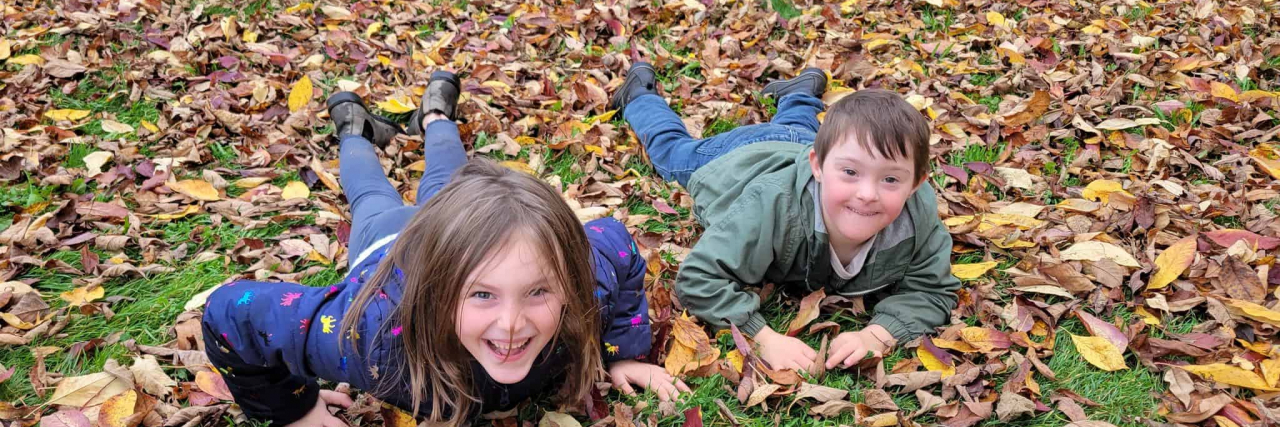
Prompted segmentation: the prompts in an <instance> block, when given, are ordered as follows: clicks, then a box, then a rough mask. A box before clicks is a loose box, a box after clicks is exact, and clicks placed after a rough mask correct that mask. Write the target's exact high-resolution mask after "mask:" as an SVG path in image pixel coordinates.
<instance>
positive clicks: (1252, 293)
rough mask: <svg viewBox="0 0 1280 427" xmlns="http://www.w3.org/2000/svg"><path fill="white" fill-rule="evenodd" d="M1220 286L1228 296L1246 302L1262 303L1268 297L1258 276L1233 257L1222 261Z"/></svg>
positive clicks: (1246, 265)
mask: <svg viewBox="0 0 1280 427" xmlns="http://www.w3.org/2000/svg"><path fill="white" fill-rule="evenodd" d="M1218 283H1219V284H1220V286H1221V287H1222V289H1223V290H1225V291H1226V292H1227V295H1229V296H1231V297H1232V298H1235V299H1241V300H1245V301H1262V299H1263V298H1265V297H1266V296H1267V288H1266V286H1263V284H1262V280H1261V279H1259V278H1258V274H1257V273H1256V272H1254V271H1253V269H1252V268H1249V265H1248V264H1245V263H1244V262H1241V261H1240V260H1238V259H1236V257H1233V256H1227V257H1226V259H1224V260H1223V261H1222V272H1221V273H1220V276H1219V282H1218Z"/></svg>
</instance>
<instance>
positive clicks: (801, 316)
mask: <svg viewBox="0 0 1280 427" xmlns="http://www.w3.org/2000/svg"><path fill="white" fill-rule="evenodd" d="M826 297H827V292H826V291H825V290H823V289H818V290H817V291H816V292H814V293H811V294H809V295H808V296H805V297H804V299H802V300H800V311H799V312H798V313H796V318H795V319H792V320H791V325H790V326H788V327H787V335H788V336H793V337H794V336H796V334H798V333H800V331H801V330H803V329H804V327H805V326H808V325H809V322H812V321H814V319H817V318H818V304H819V303H821V302H822V299H823V298H826Z"/></svg>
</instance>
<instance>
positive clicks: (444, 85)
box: [409, 71, 462, 135]
mask: <svg viewBox="0 0 1280 427" xmlns="http://www.w3.org/2000/svg"><path fill="white" fill-rule="evenodd" d="M461 92H462V82H461V81H460V80H458V76H457V75H456V74H453V73H450V72H448V71H436V72H434V73H431V81H430V82H428V83H427V90H426V91H423V92H422V102H421V103H420V104H421V105H419V106H418V111H414V112H413V115H412V116H410V117H409V134H410V135H421V134H422V117H423V116H426V115H427V114H428V113H439V114H443V115H444V116H445V117H448V118H449V120H456V119H457V110H458V94H459V93H461Z"/></svg>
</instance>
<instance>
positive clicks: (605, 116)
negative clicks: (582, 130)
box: [587, 110, 618, 124]
mask: <svg viewBox="0 0 1280 427" xmlns="http://www.w3.org/2000/svg"><path fill="white" fill-rule="evenodd" d="M614 114H618V110H609V111H606V112H605V113H604V114H601V115H598V116H595V117H591V118H589V119H587V123H588V124H595V123H600V122H607V121H609V120H610V119H612V118H613V115H614Z"/></svg>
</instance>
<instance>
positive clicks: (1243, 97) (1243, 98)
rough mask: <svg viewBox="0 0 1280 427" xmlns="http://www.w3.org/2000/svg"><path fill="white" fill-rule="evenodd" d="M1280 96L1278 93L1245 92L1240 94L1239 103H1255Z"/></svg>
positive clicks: (1255, 90) (1254, 90) (1262, 91)
mask: <svg viewBox="0 0 1280 427" xmlns="http://www.w3.org/2000/svg"><path fill="white" fill-rule="evenodd" d="M1277 96H1280V92H1268V91H1265V90H1257V89H1253V90H1246V91H1244V93H1242V94H1240V102H1257V101H1260V100H1263V99H1267V98H1275V97H1277Z"/></svg>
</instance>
